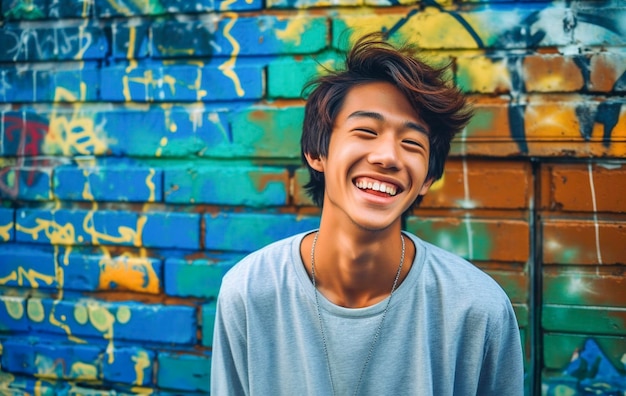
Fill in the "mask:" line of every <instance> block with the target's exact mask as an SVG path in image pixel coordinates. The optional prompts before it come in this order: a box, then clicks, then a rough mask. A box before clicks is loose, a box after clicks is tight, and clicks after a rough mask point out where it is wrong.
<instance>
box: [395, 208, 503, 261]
mask: <svg viewBox="0 0 626 396" xmlns="http://www.w3.org/2000/svg"><path fill="white" fill-rule="evenodd" d="M468 221H469V223H466V222H465V221H461V220H460V221H457V222H450V221H446V220H443V219H421V218H417V217H414V216H411V217H409V218H408V219H407V223H406V226H407V230H408V231H410V232H412V233H414V234H416V235H417V236H419V237H420V238H422V239H424V240H425V241H428V242H430V243H432V244H434V245H437V246H439V247H441V248H442V249H445V250H447V251H450V252H452V253H455V254H457V255H459V256H461V257H464V258H465V259H467V260H485V261H486V260H489V259H490V258H491V254H490V253H491V249H492V243H491V236H490V234H489V232H488V227H487V222H484V221H480V220H475V219H469V220H468ZM468 234H469V235H471V237H468Z"/></svg>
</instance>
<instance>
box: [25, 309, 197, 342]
mask: <svg viewBox="0 0 626 396" xmlns="http://www.w3.org/2000/svg"><path fill="white" fill-rule="evenodd" d="M40 301H41V304H42V305H43V307H44V310H45V313H46V316H45V317H46V318H48V315H50V312H51V311H52V309H53V307H54V317H55V318H56V319H57V320H58V321H60V322H62V323H63V324H65V325H67V326H69V329H71V332H72V335H74V336H77V337H93V338H100V339H101V340H102V339H103V340H108V338H107V334H108V333H109V332H110V331H111V330H110V329H111V328H112V335H113V337H114V339H115V340H126V341H130V340H132V341H134V342H135V343H137V342H154V343H160V344H167V343H173V344H195V343H196V341H197V336H196V327H197V319H196V311H195V309H194V308H193V307H188V306H181V305H162V304H144V303H138V302H133V301H124V302H106V301H98V300H95V299H90V300H88V301H85V300H70V299H69V298H68V299H64V300H60V301H59V300H57V301H55V300H52V299H48V298H45V299H41V300H40ZM76 307H78V309H79V311H81V310H87V311H88V310H90V309H91V310H92V311H93V310H95V311H94V312H101V313H103V311H102V310H105V311H107V312H108V313H109V314H110V315H111V317H113V318H114V320H113V321H112V323H111V324H112V327H107V328H102V327H100V328H98V327H96V326H94V324H93V323H92V322H90V321H89V320H87V321H86V322H85V323H79V322H78V321H77V319H76V317H75V310H76ZM87 311H83V312H87ZM127 311H129V313H130V315H129V317H128V321H127V322H122V321H120V320H119V318H118V316H119V315H123V312H127ZM96 324H97V325H98V326H100V325H99V324H98V323H96ZM30 326H31V329H32V330H34V331H37V332H49V333H54V334H66V332H65V330H64V329H63V328H62V327H60V326H58V325H55V324H53V323H50V321H49V320H45V321H43V322H34V321H30ZM108 336H110V334H108Z"/></svg>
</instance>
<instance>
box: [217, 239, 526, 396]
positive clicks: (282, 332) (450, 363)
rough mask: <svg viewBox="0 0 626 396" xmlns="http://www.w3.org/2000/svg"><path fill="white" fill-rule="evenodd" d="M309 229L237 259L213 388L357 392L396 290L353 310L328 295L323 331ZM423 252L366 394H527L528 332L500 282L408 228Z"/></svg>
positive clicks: (398, 302)
mask: <svg viewBox="0 0 626 396" xmlns="http://www.w3.org/2000/svg"><path fill="white" fill-rule="evenodd" d="M305 235H306V234H305V233H303V234H299V235H295V236H293V237H290V238H287V239H284V240H282V241H278V242H276V243H273V244H271V245H269V246H267V247H265V248H263V249H261V250H259V251H257V252H255V253H252V254H251V255H249V256H248V257H246V258H244V259H243V260H242V261H241V262H239V263H238V264H237V265H236V266H234V267H233V268H232V269H231V270H230V271H229V272H228V274H226V276H225V277H224V280H223V283H222V287H221V289H220V294H219V297H218V305H217V317H216V322H215V333H214V339H213V355H212V367H211V394H212V395H213V396H221V395H263V396H266V395H290V396H291V395H296V396H304V395H323V396H329V395H332V394H333V392H332V388H331V380H330V375H332V379H333V382H334V387H335V395H342V396H343V395H352V394H354V389H355V387H356V386H357V383H358V381H359V376H360V374H361V370H362V368H363V365H364V362H365V360H366V358H367V355H368V351H369V348H370V345H371V341H372V339H373V337H374V334H375V332H376V328H377V326H378V324H379V321H380V317H381V315H382V313H383V311H384V309H385V306H386V305H387V299H385V300H383V301H381V302H380V303H377V304H375V305H373V306H370V307H366V308H357V309H352V308H344V307H340V306H337V305H335V304H333V303H332V302H330V301H328V300H327V299H326V298H324V297H323V296H322V295H319V303H320V307H321V312H322V318H323V321H324V330H325V334H326V339H327V345H328V355H329V359H328V360H329V361H330V373H332V374H329V364H328V363H327V359H326V357H325V355H324V349H323V340H322V333H321V331H320V324H319V318H318V313H317V310H316V306H315V294H314V289H313V285H312V283H311V280H310V278H309V276H308V274H307V272H306V270H305V268H304V264H303V262H302V259H301V257H300V243H301V241H302V239H303V237H304V236H305ZM405 235H407V236H409V237H410V238H411V240H413V242H414V243H415V246H416V247H417V251H416V257H415V261H414V262H413V266H412V268H411V270H410V272H409V274H408V275H407V277H406V278H405V280H404V282H402V284H401V285H400V286H399V287H398V289H397V290H396V291H395V293H394V295H393V298H392V301H391V304H390V306H389V310H388V312H387V316H386V318H385V321H384V324H383V327H382V329H381V331H380V336H379V338H378V341H377V343H376V345H375V347H374V350H373V353H372V356H371V359H370V361H369V363H368V365H367V368H366V371H365V373H364V375H363V379H362V381H361V383H360V385H359V392H358V394H359V395H420V396H427V395H434V396H446V395H480V396H489V395H498V396H501V395H507V396H515V395H522V394H523V376H524V373H523V358H522V350H521V343H520V334H519V329H518V325H517V321H516V319H515V314H514V312H513V309H512V307H511V304H510V301H509V299H508V297H507V296H506V294H505V293H504V291H503V290H502V289H501V288H500V286H499V285H498V284H497V283H496V282H495V281H494V280H493V279H492V278H491V277H489V276H488V275H487V274H485V273H484V272H482V271H481V270H480V269H478V268H476V267H475V266H474V265H472V264H471V263H469V262H467V261H465V260H463V259H462V258H460V257H458V256H455V255H453V254H451V253H449V252H446V251H444V250H442V249H440V248H437V247H435V246H433V245H431V244H428V243H426V242H424V241H422V240H420V239H419V238H417V237H416V236H414V235H411V234H408V233H405Z"/></svg>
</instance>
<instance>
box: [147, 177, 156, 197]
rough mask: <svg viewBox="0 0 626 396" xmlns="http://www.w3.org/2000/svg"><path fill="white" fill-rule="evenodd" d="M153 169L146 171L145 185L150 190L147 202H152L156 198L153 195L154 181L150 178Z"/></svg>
mask: <svg viewBox="0 0 626 396" xmlns="http://www.w3.org/2000/svg"><path fill="white" fill-rule="evenodd" d="M155 173H156V172H155V171H154V169H150V170H149V171H148V176H146V186H148V190H149V191H150V195H149V196H148V200H147V201H148V202H154V200H155V199H156V197H155V190H156V187H155V185H154V181H153V180H152V179H153V178H154V175H155Z"/></svg>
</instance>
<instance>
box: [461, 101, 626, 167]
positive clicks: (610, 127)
mask: <svg viewBox="0 0 626 396" xmlns="http://www.w3.org/2000/svg"><path fill="white" fill-rule="evenodd" d="M622 102H623V101H622V100H621V99H614V98H611V99H608V100H606V101H604V102H602V101H601V100H600V101H593V102H592V101H585V100H583V101H581V100H579V99H574V98H571V97H570V98H563V97H552V96H528V100H527V101H525V102H523V103H522V102H520V103H515V102H512V103H510V104H509V103H508V102H507V101H504V100H502V99H501V98H488V99H482V98H481V99H480V100H479V101H478V102H477V104H476V106H475V108H476V115H475V116H474V118H473V119H472V121H471V122H470V124H469V125H468V127H467V128H466V129H465V130H464V131H463V132H462V133H461V134H459V135H457V137H456V138H455V139H454V140H453V142H452V148H451V154H452V155H486V156H490V157H494V156H496V157H503V156H507V155H509V156H512V155H526V156H562V155H566V156H568V157H590V156H598V157H623V156H624V155H626V149H625V146H624V145H622V144H620V142H621V141H622V140H625V139H626V135H624V133H626V106H623V103H622Z"/></svg>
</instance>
